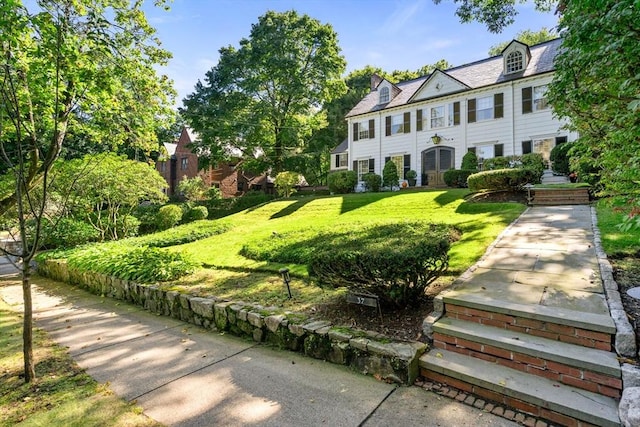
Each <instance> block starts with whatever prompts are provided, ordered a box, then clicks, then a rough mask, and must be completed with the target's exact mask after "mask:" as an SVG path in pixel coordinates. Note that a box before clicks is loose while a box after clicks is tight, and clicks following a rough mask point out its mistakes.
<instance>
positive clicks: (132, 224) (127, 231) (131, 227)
mask: <svg viewBox="0 0 640 427" xmlns="http://www.w3.org/2000/svg"><path fill="white" fill-rule="evenodd" d="M139 227H140V220H139V219H138V218H136V217H135V216H133V215H120V216H118V218H117V219H116V233H117V236H118V239H124V238H127V237H134V236H137V235H138V228H139Z"/></svg>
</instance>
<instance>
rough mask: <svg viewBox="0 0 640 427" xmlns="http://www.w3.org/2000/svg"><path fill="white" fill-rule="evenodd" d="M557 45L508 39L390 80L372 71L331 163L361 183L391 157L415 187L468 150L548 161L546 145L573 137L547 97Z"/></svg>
mask: <svg viewBox="0 0 640 427" xmlns="http://www.w3.org/2000/svg"><path fill="white" fill-rule="evenodd" d="M559 48H560V39H556V40H552V41H548V42H545V43H541V44H538V45H535V46H531V47H529V46H527V45H526V44H523V43H520V42H518V41H516V40H514V41H512V42H511V43H510V44H509V45H508V46H507V47H506V48H505V49H504V50H503V51H502V54H501V55H499V56H495V57H491V58H488V59H485V60H482V61H477V62H474V63H471V64H467V65H463V66H460V67H454V68H451V69H448V70H436V71H434V72H433V73H431V74H430V75H428V76H423V77H420V78H417V79H413V80H409V81H405V82H400V83H396V84H393V83H391V82H389V81H387V80H385V79H383V78H380V77H378V76H373V77H372V79H371V91H370V92H369V94H367V96H365V97H364V98H363V99H362V100H361V101H360V102H359V103H358V104H357V105H356V106H355V107H354V108H353V109H352V110H351V111H350V112H349V113H348V114H347V116H346V120H347V122H348V127H349V137H348V144H347V147H346V149H345V150H342V151H340V152H339V153H334V154H333V156H334V157H335V158H332V169H338V168H337V167H336V166H338V163H339V162H340V161H342V160H344V159H345V158H346V159H349V161H348V162H347V165H346V168H348V169H349V170H354V171H356V173H357V174H358V181H361V177H362V175H364V174H365V173H368V172H374V173H377V174H380V175H381V174H382V169H383V168H384V165H385V164H386V163H387V162H388V161H392V162H393V163H394V164H395V165H396V167H397V169H398V175H399V176H400V178H401V179H405V177H406V173H407V172H408V171H409V170H414V171H416V172H417V176H418V185H423V186H425V185H428V186H433V187H440V186H444V185H445V184H444V180H443V174H444V172H445V171H446V170H448V169H451V168H458V169H459V168H460V166H461V163H462V157H463V156H464V155H465V154H466V153H467V152H468V151H474V152H475V153H476V155H477V157H478V162H479V166H480V167H482V162H483V161H484V160H485V159H489V158H493V157H500V156H511V155H522V154H526V153H531V152H534V153H540V154H542V156H543V157H544V158H545V160H546V161H547V162H548V161H549V155H550V152H551V149H552V148H553V147H555V146H556V145H557V144H561V143H564V142H567V141H573V140H575V139H576V137H577V135H576V134H575V133H571V132H569V131H567V130H566V129H564V125H565V124H566V123H564V122H562V121H560V120H558V119H557V118H556V117H554V114H553V111H552V109H551V108H550V106H549V105H548V104H547V101H546V89H547V85H548V84H549V83H550V82H551V80H552V78H553V71H554V68H553V60H554V58H555V56H556V54H557V52H558V50H559ZM339 156H341V157H339ZM342 163H344V162H342ZM342 163H341V165H342V166H341V167H340V168H345V166H344V165H343V164H342Z"/></svg>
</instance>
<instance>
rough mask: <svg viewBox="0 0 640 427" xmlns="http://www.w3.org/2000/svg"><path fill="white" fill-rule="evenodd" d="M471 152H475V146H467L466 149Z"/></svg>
mask: <svg viewBox="0 0 640 427" xmlns="http://www.w3.org/2000/svg"><path fill="white" fill-rule="evenodd" d="M467 151H469V152H471V153H473V154H476V147H469V149H468V150H467Z"/></svg>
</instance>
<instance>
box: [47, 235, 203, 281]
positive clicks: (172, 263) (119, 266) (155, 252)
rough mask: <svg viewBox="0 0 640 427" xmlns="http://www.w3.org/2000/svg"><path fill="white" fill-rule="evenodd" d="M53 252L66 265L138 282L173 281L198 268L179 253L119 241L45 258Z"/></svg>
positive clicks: (196, 264) (79, 269)
mask: <svg viewBox="0 0 640 427" xmlns="http://www.w3.org/2000/svg"><path fill="white" fill-rule="evenodd" d="M55 255H62V258H66V259H67V264H68V266H69V268H72V269H76V270H78V271H93V272H97V273H102V274H107V275H109V276H113V277H117V278H120V279H125V280H135V281H137V282H141V283H153V282H158V281H169V280H175V279H177V278H179V277H182V276H184V275H187V274H191V273H192V272H193V271H194V270H195V269H196V268H198V267H199V264H198V263H196V262H195V261H193V260H192V259H191V258H189V257H186V256H185V255H183V254H181V253H178V252H169V251H166V250H163V249H158V248H150V247H146V246H140V247H136V246H134V247H131V246H129V245H123V244H121V243H119V242H118V243H115V242H114V243H108V244H102V245H92V246H87V247H82V248H78V249H76V250H72V251H67V252H65V253H57V254H50V255H49V256H48V258H55Z"/></svg>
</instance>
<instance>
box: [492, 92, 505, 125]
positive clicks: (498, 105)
mask: <svg viewBox="0 0 640 427" xmlns="http://www.w3.org/2000/svg"><path fill="white" fill-rule="evenodd" d="M503 117H504V94H503V93H502V92H500V93H496V94H495V95H493V118H494V119H501V118H503Z"/></svg>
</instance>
